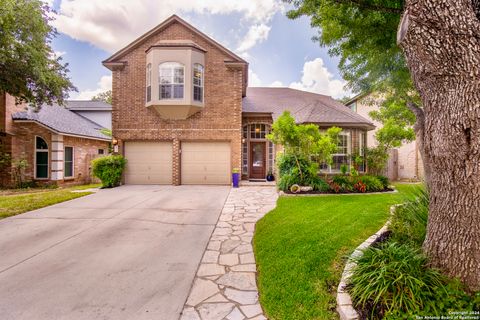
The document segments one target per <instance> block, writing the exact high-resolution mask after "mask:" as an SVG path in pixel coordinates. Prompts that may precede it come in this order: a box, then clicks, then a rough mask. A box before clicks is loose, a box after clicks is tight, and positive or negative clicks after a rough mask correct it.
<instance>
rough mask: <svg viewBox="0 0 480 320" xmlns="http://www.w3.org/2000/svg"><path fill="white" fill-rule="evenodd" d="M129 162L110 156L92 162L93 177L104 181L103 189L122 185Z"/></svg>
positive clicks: (122, 158) (120, 157) (119, 157)
mask: <svg viewBox="0 0 480 320" xmlns="http://www.w3.org/2000/svg"><path fill="white" fill-rule="evenodd" d="M126 164H127V160H126V159H125V158H124V157H122V156H118V155H110V156H105V157H101V158H98V159H95V160H93V161H92V167H93V175H94V176H95V177H97V178H99V179H100V180H101V181H102V187H103V188H114V187H117V186H119V185H120V182H121V181H122V173H123V170H124V169H125V165H126Z"/></svg>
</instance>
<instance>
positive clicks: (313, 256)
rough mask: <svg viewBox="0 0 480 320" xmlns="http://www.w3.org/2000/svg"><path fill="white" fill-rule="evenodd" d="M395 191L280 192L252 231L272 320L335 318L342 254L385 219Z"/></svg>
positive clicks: (403, 187) (405, 191)
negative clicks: (296, 194) (314, 194)
mask: <svg viewBox="0 0 480 320" xmlns="http://www.w3.org/2000/svg"><path fill="white" fill-rule="evenodd" d="M415 187H416V186H415V185H412V184H398V185H397V189H398V190H399V191H400V192H399V193H391V194H379V195H343V196H342V195H331V196H320V197H281V198H280V199H279V200H278V203H277V208H275V209H274V210H273V211H271V212H270V213H268V214H267V215H266V216H265V217H264V218H263V219H262V220H260V221H259V222H258V223H257V226H256V232H255V237H254V250H255V257H256V259H257V264H258V271H259V275H258V284H259V291H260V300H261V303H262V306H263V307H264V309H265V311H266V314H267V317H268V318H269V319H271V320H280V319H282V320H288V319H299V320H308V319H338V316H337V314H336V313H335V307H336V305H335V295H334V294H335V291H336V287H337V285H338V283H339V279H340V276H341V273H342V271H343V267H344V264H345V259H346V257H347V256H348V255H349V254H350V253H351V252H352V251H353V250H354V249H355V248H356V247H357V246H358V245H360V244H361V243H362V242H363V241H364V240H365V239H366V238H368V237H369V236H371V235H372V234H373V233H375V232H376V231H377V230H378V229H379V228H380V227H381V226H382V225H383V224H384V223H385V221H386V220H387V219H388V216H389V208H390V206H391V205H393V204H395V203H400V202H402V200H403V199H405V197H407V196H408V195H409V193H410V191H411V190H412V189H413V188H415Z"/></svg>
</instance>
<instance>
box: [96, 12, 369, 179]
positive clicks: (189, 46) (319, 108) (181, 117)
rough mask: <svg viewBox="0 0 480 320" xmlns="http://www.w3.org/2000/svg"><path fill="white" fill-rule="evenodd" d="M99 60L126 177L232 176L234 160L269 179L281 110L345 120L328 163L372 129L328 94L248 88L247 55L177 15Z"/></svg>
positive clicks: (324, 123) (332, 122)
mask: <svg viewBox="0 0 480 320" xmlns="http://www.w3.org/2000/svg"><path fill="white" fill-rule="evenodd" d="M103 64H104V66H106V67H107V68H109V69H110V70H112V73H113V77H112V78H113V86H112V91H113V121H112V124H113V125H112V132H113V137H114V141H118V146H119V149H118V151H119V152H120V153H121V154H123V155H124V156H125V157H126V158H127V160H128V162H127V170H126V172H125V176H124V182H125V183H127V184H174V185H179V184H229V183H230V182H231V172H232V169H241V172H242V178H243V179H265V176H266V174H267V173H268V172H269V171H270V170H272V171H274V170H273V169H274V163H275V155H276V152H275V146H274V145H273V144H272V143H270V142H269V141H268V140H267V139H266V134H267V133H268V132H269V131H270V128H271V124H272V122H273V121H274V120H275V119H276V118H277V117H278V116H279V115H280V114H281V113H282V112H283V111H286V110H289V111H291V113H292V115H293V116H294V117H295V119H296V121H297V122H298V123H314V124H317V125H319V126H320V127H321V128H328V127H331V126H339V127H342V128H343V129H344V130H343V132H342V135H341V139H340V144H339V149H338V150H339V151H338V153H337V154H336V155H335V157H334V160H335V162H334V164H333V166H332V167H325V168H324V169H325V170H327V171H337V170H339V168H340V165H341V164H343V163H348V162H349V161H350V157H349V155H350V154H351V153H352V152H360V150H363V148H362V146H364V145H366V143H367V141H366V140H367V138H366V133H367V131H368V130H372V129H373V128H374V126H373V124H372V123H371V122H370V121H369V120H367V119H365V118H363V117H361V116H359V115H358V114H356V113H354V112H352V111H350V110H348V109H347V108H346V107H345V106H344V105H342V104H341V103H339V102H337V101H335V100H334V99H332V98H331V97H328V96H324V95H319V94H314V93H308V92H302V91H298V90H293V89H288V88H247V86H248V78H247V75H248V63H247V62H246V61H245V60H243V59H242V58H240V57H239V56H237V55H236V54H234V53H233V52H231V51H230V50H228V49H226V48H224V47H223V46H221V45H220V44H219V43H217V42H215V41H214V40H213V39H211V38H209V37H208V36H206V35H205V34H203V33H201V32H200V31H199V30H197V29H196V28H194V27H193V26H191V25H190V24H188V23H186V22H185V21H184V20H182V19H180V18H179V17H177V16H175V15H174V16H172V17H170V18H169V19H167V20H166V21H164V22H163V23H161V24H160V25H158V26H157V27H155V28H154V29H152V30H151V31H149V32H147V33H146V34H144V35H143V36H141V37H140V38H138V39H137V40H135V41H134V42H132V43H131V44H129V45H128V46H127V47H125V48H123V49H121V50H120V51H118V52H117V53H115V54H114V55H113V56H112V57H110V58H108V59H107V60H105V61H104V62H103Z"/></svg>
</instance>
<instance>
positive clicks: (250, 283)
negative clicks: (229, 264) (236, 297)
mask: <svg viewBox="0 0 480 320" xmlns="http://www.w3.org/2000/svg"><path fill="white" fill-rule="evenodd" d="M217 283H218V284H223V285H225V286H227V287H232V288H235V289H239V290H256V289H257V286H256V284H255V274H254V273H251V272H229V273H227V274H225V275H223V276H221V277H220V279H218V280H217Z"/></svg>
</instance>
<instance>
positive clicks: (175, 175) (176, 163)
mask: <svg viewBox="0 0 480 320" xmlns="http://www.w3.org/2000/svg"><path fill="white" fill-rule="evenodd" d="M172 148H173V151H172V157H173V159H172V184H173V185H174V186H178V185H180V157H181V149H180V140H178V139H177V138H175V139H173V142H172Z"/></svg>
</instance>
